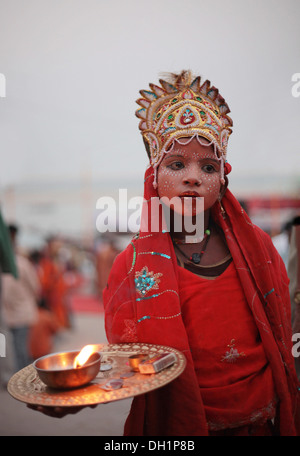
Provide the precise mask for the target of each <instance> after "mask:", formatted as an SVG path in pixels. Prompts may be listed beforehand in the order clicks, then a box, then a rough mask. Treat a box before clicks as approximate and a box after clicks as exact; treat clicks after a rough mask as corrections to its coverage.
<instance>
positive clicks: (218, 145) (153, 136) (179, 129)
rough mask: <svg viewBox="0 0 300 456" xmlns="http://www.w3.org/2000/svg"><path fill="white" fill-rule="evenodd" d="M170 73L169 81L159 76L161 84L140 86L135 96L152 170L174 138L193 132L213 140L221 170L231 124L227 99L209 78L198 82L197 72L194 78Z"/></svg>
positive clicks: (184, 74)
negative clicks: (145, 87)
mask: <svg viewBox="0 0 300 456" xmlns="http://www.w3.org/2000/svg"><path fill="white" fill-rule="evenodd" d="M171 77H172V81H170V82H169V81H166V80H163V79H160V80H159V82H160V85H161V87H159V86H157V85H154V84H149V86H150V89H151V90H141V91H140V94H141V95H142V97H143V98H139V99H138V100H137V103H138V104H139V105H140V106H141V108H140V109H138V110H137V111H136V116H137V117H138V118H140V119H141V121H140V123H139V129H140V130H141V133H142V135H143V138H144V141H145V143H146V144H147V145H148V149H149V155H150V164H151V165H152V166H153V168H154V169H155V170H156V168H157V167H158V165H159V163H160V162H161V160H162V158H163V156H164V154H165V153H166V152H167V151H168V149H169V148H170V146H171V144H172V143H173V141H174V140H178V139H179V138H182V137H195V136H196V137H197V138H198V137H204V138H206V139H207V140H208V141H209V142H210V143H211V144H214V146H215V152H216V156H217V157H218V159H219V160H220V161H221V164H222V170H223V167H224V162H225V161H226V154H227V143H228V137H229V135H230V134H231V132H232V130H231V127H232V125H233V123H232V120H231V118H230V117H229V116H228V115H227V114H228V113H229V112H230V110H229V107H228V105H227V103H226V102H225V100H224V98H223V97H222V96H221V95H220V94H219V91H218V89H216V87H211V86H210V81H208V80H206V81H205V82H204V83H203V84H202V85H201V78H200V76H197V77H196V78H194V77H193V76H192V73H191V72H190V71H183V72H182V73H181V74H179V75H171Z"/></svg>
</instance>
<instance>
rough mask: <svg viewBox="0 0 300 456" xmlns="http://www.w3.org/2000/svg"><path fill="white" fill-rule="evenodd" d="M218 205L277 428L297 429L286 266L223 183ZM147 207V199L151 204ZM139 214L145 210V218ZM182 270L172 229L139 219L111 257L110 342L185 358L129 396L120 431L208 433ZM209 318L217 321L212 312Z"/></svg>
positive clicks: (152, 193) (147, 194)
mask: <svg viewBox="0 0 300 456" xmlns="http://www.w3.org/2000/svg"><path fill="white" fill-rule="evenodd" d="M152 182H153V170H152V168H151V167H149V168H148V169H147V171H146V174H145V188H144V198H145V200H146V201H150V199H151V197H157V196H158V195H157V191H156V190H155V189H154V188H153V185H152ZM222 205H223V207H224V209H225V212H226V217H225V218H223V217H222V214H221V211H220V208H219V205H218V203H216V204H215V205H214V206H213V207H212V209H211V215H212V217H213V219H214V221H215V223H216V224H217V225H218V226H219V227H220V228H221V229H222V231H223V232H224V235H225V238H226V242H227V245H228V248H229V250H230V252H231V255H232V258H233V263H234V267H235V269H236V271H237V274H238V278H239V281H240V284H241V287H242V290H243V293H244V296H245V299H246V302H247V305H248V308H249V310H250V312H251V314H252V315H253V319H254V321H255V324H256V327H257V331H258V333H259V337H260V340H261V342H262V345H263V349H264V353H265V356H266V359H267V360H268V364H269V366H270V368H271V371H272V376H273V380H274V388H275V391H276V396H277V400H278V405H277V414H276V425H277V427H278V429H279V433H280V435H296V433H297V431H296V421H297V419H298V418H297V417H298V415H297V416H296V414H297V413H298V394H299V391H298V387H299V385H298V380H297V376H296V373H295V368H294V360H293V357H292V353H291V348H292V342H291V336H292V334H291V322H290V320H291V314H290V300H289V290H288V282H289V281H288V277H287V274H286V270H285V267H284V265H283V262H282V260H281V258H280V256H279V255H278V253H277V251H276V250H275V248H274V247H273V244H272V241H271V239H270V238H269V236H268V235H266V234H265V233H264V232H263V231H262V230H261V229H259V228H258V227H256V226H254V225H253V224H252V223H251V220H250V219H249V217H248V216H247V214H246V213H245V212H244V210H243V209H242V208H241V206H240V204H239V203H238V201H237V200H236V199H235V198H234V196H233V195H232V194H231V192H230V191H229V190H228V189H227V190H226V193H225V196H224V197H223V199H222ZM149 206H151V204H149V205H148V207H147V210H148V211H149V210H150V209H149ZM144 216H145V213H143V214H142V219H143V217H144ZM149 220H150V219H149ZM142 227H144V228H142ZM148 228H149V227H148ZM179 274H180V268H179V267H178V265H177V259H176V255H175V252H174V248H173V244H172V240H171V237H170V235H169V233H167V232H164V231H159V232H151V231H150V232H149V230H147V229H145V224H143V223H141V230H140V233H139V236H138V237H136V238H135V239H133V240H132V242H131V243H130V244H129V246H128V247H127V248H126V249H125V251H123V252H122V253H121V254H120V255H118V257H117V258H116V260H115V263H114V265H113V268H112V270H111V273H110V276H109V280H108V284H107V287H106V288H105V290H104V293H103V301H104V307H105V328H106V334H107V338H108V341H109V342H110V343H125V342H145V343H152V344H159V345H167V346H172V347H174V348H176V349H178V350H180V351H181V352H183V353H184V354H185V356H186V359H187V366H186V369H185V371H184V372H183V373H182V374H181V375H180V376H179V377H178V378H177V379H176V380H174V381H173V382H172V383H170V384H169V385H167V386H165V387H162V388H160V389H158V390H156V391H153V392H151V393H148V394H145V395H142V396H138V397H136V398H134V400H133V403H132V407H131V411H130V414H129V417H128V419H127V421H126V424H125V431H124V435H135V436H138V435H151V436H163V435H165V436H201V435H209V426H208V422H207V417H206V413H205V406H204V403H203V397H202V395H201V388H199V381H198V377H197V373H196V371H195V363H194V360H193V357H192V353H191V347H190V340H189V335H188V334H187V327H186V326H185V323H184V319H183V315H182V300H181V296H180V289H179V280H180V279H179ZM232 318H233V325H234V324H239V322H238V321H235V320H234V315H233V316H232ZM211 324H212V325H213V324H214V322H213V316H212V321H211ZM229 342H230V341H229ZM225 356H226V352H225ZM253 412H255V410H253Z"/></svg>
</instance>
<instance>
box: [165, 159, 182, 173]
mask: <svg viewBox="0 0 300 456" xmlns="http://www.w3.org/2000/svg"><path fill="white" fill-rule="evenodd" d="M168 168H171V169H173V170H175V171H176V170H178V169H182V168H184V164H183V163H182V162H181V161H176V162H173V163H171V164H170V165H169V166H168Z"/></svg>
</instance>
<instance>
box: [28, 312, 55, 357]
mask: <svg viewBox="0 0 300 456" xmlns="http://www.w3.org/2000/svg"><path fill="white" fill-rule="evenodd" d="M59 327H60V325H59V323H58V321H57V319H56V318H55V316H54V315H53V314H52V312H49V310H46V309H39V315H38V320H37V322H36V323H35V324H34V325H33V326H32V327H31V328H30V332H29V351H30V355H31V357H32V358H33V359H37V358H40V357H41V356H45V355H47V354H48V353H51V351H52V344H53V336H54V334H55V333H56V332H57V331H58V330H59Z"/></svg>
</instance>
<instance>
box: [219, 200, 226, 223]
mask: <svg viewBox="0 0 300 456" xmlns="http://www.w3.org/2000/svg"><path fill="white" fill-rule="evenodd" d="M218 200H219V204H220V211H221V214H222V217H223V219H225V218H226V212H225V209H224V207H223V206H222V203H221V201H222V197H221V195H219V196H218Z"/></svg>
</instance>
